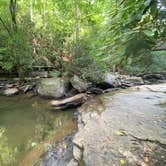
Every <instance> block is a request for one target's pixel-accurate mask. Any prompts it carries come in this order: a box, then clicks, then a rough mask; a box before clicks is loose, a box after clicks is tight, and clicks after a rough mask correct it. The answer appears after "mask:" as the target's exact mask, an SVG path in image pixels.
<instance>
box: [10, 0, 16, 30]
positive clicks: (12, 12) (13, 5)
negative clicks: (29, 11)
mask: <svg viewBox="0 0 166 166" xmlns="http://www.w3.org/2000/svg"><path fill="white" fill-rule="evenodd" d="M16 7H17V0H10V15H11V19H12V27H13V30H14V31H15V32H17V21H16Z"/></svg>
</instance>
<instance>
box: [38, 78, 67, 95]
mask: <svg viewBox="0 0 166 166" xmlns="http://www.w3.org/2000/svg"><path fill="white" fill-rule="evenodd" d="M67 90H68V81H66V80H64V79H63V78H45V79H42V80H41V81H40V82H39V84H38V87H37V93H38V94H39V95H40V96H42V97H46V98H61V97H63V96H65V94H66V93H67Z"/></svg>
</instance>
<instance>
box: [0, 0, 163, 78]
mask: <svg viewBox="0 0 166 166" xmlns="http://www.w3.org/2000/svg"><path fill="white" fill-rule="evenodd" d="M164 6H166V2H165V0H162V1H157V0H140V1H138V0H136V1H132V0H129V1H121V0H115V1H110V0H103V1H100V0H81V1H78V0H75V1H73V0H63V1H58V0H54V1H52V0H49V1H46V2H44V1H42V0H38V1H33V0H30V1H29V0H26V1H15V0H10V1H6V0H2V1H1V2H0V71H1V72H7V73H11V72H16V73H18V75H19V76H20V77H22V76H27V75H28V74H30V73H31V71H33V67H34V66H53V68H54V69H55V71H57V72H60V73H61V75H65V74H67V75H69V76H70V75H74V74H77V75H79V76H81V77H82V78H84V79H89V80H95V81H98V78H101V77H102V75H103V73H104V72H107V71H110V70H112V69H115V70H117V71H119V72H122V73H130V74H138V73H147V72H148V73H149V72H163V71H166V67H165V66H166V65H165V64H166V58H165V54H166V52H165V51H152V50H154V49H156V47H159V46H161V45H166V44H165V39H166V25H165V19H166V14H165V12H166V9H165V7H164Z"/></svg>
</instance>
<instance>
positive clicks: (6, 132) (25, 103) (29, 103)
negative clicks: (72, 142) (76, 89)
mask: <svg viewBox="0 0 166 166" xmlns="http://www.w3.org/2000/svg"><path fill="white" fill-rule="evenodd" d="M72 112H73V111H72V110H70V111H58V112H54V111H51V110H50V109H49V105H48V101H47V100H43V99H40V98H38V97H33V98H28V97H27V96H17V97H4V96H0V166H17V165H20V166H32V165H33V164H35V163H36V162H37V160H39V157H40V156H41V155H42V154H43V153H44V152H46V151H47V150H48V147H49V146H50V145H51V144H53V143H54V142H56V141H59V140H60V139H62V138H63V137H65V136H66V135H67V134H70V132H71V131H72V130H73V129H74V128H75V126H76V125H75V122H74V121H73V120H72ZM46 145H47V146H46ZM39 147H40V148H39ZM39 149H40V150H39Z"/></svg>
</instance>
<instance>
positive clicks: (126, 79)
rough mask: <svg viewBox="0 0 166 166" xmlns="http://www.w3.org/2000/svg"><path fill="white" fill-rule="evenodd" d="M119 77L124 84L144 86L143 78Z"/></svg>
mask: <svg viewBox="0 0 166 166" xmlns="http://www.w3.org/2000/svg"><path fill="white" fill-rule="evenodd" d="M119 77H120V78H121V80H122V82H125V83H133V84H134V85H141V84H144V81H143V79H142V78H141V77H136V76H129V75H120V76H119Z"/></svg>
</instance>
